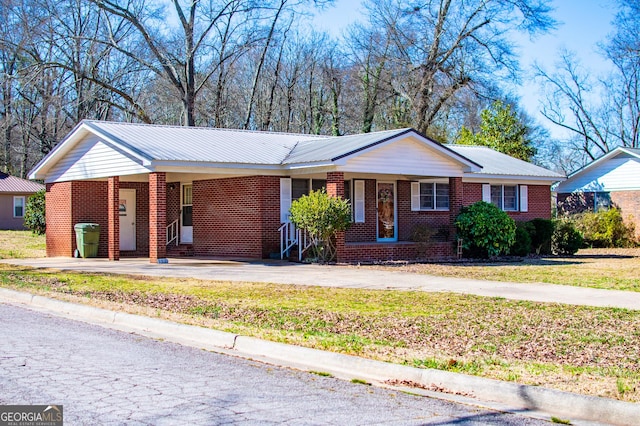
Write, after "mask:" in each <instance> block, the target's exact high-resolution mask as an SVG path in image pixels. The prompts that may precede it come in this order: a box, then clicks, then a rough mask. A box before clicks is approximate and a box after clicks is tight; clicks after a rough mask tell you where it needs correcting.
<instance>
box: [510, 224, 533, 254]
mask: <svg viewBox="0 0 640 426" xmlns="http://www.w3.org/2000/svg"><path fill="white" fill-rule="evenodd" d="M535 232H536V228H535V227H534V226H533V225H532V224H531V223H530V222H518V223H516V240H515V242H514V244H513V246H511V251H510V253H511V254H513V255H515V256H527V255H528V254H529V253H531V234H532V233H535Z"/></svg>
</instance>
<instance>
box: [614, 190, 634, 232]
mask: <svg viewBox="0 0 640 426" xmlns="http://www.w3.org/2000/svg"><path fill="white" fill-rule="evenodd" d="M611 201H612V202H613V205H614V206H615V207H618V208H619V209H620V211H621V214H622V218H623V219H624V221H625V223H627V224H628V225H633V226H635V231H636V238H638V239H640V191H616V192H612V193H611Z"/></svg>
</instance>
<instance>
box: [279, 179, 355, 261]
mask: <svg viewBox="0 0 640 426" xmlns="http://www.w3.org/2000/svg"><path fill="white" fill-rule="evenodd" d="M290 213H291V222H293V223H294V224H295V225H296V226H297V227H298V228H300V229H303V230H305V231H306V232H307V233H308V234H309V237H310V238H311V244H312V251H313V254H314V257H315V258H316V259H317V260H318V261H320V262H330V261H332V260H334V259H335V257H336V247H335V241H334V240H335V236H336V234H337V233H338V232H340V231H345V230H346V229H347V228H349V226H350V225H351V207H350V206H349V203H348V202H347V201H345V200H343V199H342V198H336V197H331V196H329V195H328V194H327V192H326V191H325V190H324V189H322V190H320V191H311V192H310V193H309V195H303V196H302V197H300V198H298V199H297V200H295V201H293V202H292V203H291V209H290Z"/></svg>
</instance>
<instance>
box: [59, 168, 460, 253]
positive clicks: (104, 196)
mask: <svg viewBox="0 0 640 426" xmlns="http://www.w3.org/2000/svg"><path fill="white" fill-rule="evenodd" d="M423 179H424V180H425V181H428V180H429V179H431V180H432V181H434V182H435V180H434V178H430V177H424V178H423ZM437 179H438V182H441V183H438V184H437V185H438V186H436V184H435V183H433V184H432V183H428V184H427V188H426V189H427V190H431V189H433V191H432V192H433V194H432V195H429V194H431V193H430V192H428V193H427V195H428V197H432V198H433V199H432V200H431V199H427V201H428V202H432V203H433V204H432V205H431V204H428V202H427V204H428V206H431V208H429V209H421V208H420V205H419V204H420V197H421V196H422V197H423V198H424V196H425V195H424V194H422V195H420V193H416V188H415V186H416V183H417V181H410V180H408V179H406V177H404V176H389V175H371V174H367V175H363V174H345V173H343V172H333V171H331V172H326V173H325V174H324V175H321V174H317V173H316V174H313V175H302V174H297V175H294V176H293V177H289V176H287V177H282V176H235V177H229V176H213V175H199V176H198V175H193V174H191V175H181V174H178V173H172V174H171V173H165V172H156V173H149V174H146V175H135V176H114V177H110V178H108V179H106V180H100V181H72V182H61V183H55V184H49V185H48V186H47V203H52V204H53V203H55V204H60V203H62V202H66V203H67V206H68V207H67V210H66V212H63V211H62V210H61V209H56V212H57V213H56V214H57V215H60V214H61V213H64V216H65V217H64V221H62V220H61V219H62V217H61V216H60V217H54V215H53V214H51V215H48V222H49V224H48V226H52V228H54V229H55V228H56V227H57V228H58V229H57V230H55V231H54V232H51V233H47V250H48V252H47V253H48V255H49V256H71V255H72V253H73V251H74V249H75V238H74V235H73V225H74V224H75V223H80V222H94V223H98V224H99V225H100V226H101V241H100V246H99V250H98V256H99V257H107V258H108V259H109V260H113V261H117V260H119V259H120V258H121V257H140V256H145V257H146V256H148V257H149V261H150V262H151V263H162V262H165V261H166V260H165V259H166V258H167V256H168V254H170V255H172V256H176V255H178V256H224V257H235V258H253V259H264V258H270V257H280V254H281V253H282V251H283V245H282V244H283V243H282V235H281V233H280V231H279V228H281V226H282V224H283V223H286V221H288V208H289V206H290V203H291V201H292V200H294V199H296V198H298V197H299V196H301V195H303V192H304V191H307V192H308V191H309V190H310V189H312V188H315V189H319V187H325V188H326V190H327V192H328V193H329V194H330V195H332V196H337V197H345V198H347V199H348V200H350V202H351V204H352V206H353V223H352V226H351V227H350V229H349V230H347V231H346V232H345V233H343V234H341V235H339V237H338V241H337V243H338V259H337V260H338V262H375V261H386V260H413V259H417V258H430V259H437V258H445V257H451V256H452V255H453V252H454V247H453V239H454V238H453V232H454V230H453V221H454V220H455V216H456V215H457V212H458V211H459V208H460V207H461V200H462V179H461V178H459V177H455V178H446V179H443V178H437ZM303 181H305V182H306V186H304V185H302V186H304V187H305V188H307V189H303V190H301V189H300V188H301V187H302V186H301V183H305V182H303ZM292 184H293V185H294V190H293V191H292V190H291V185H292ZM443 188H446V189H447V193H446V194H444V195H443V194H442V193H440V195H439V196H440V197H441V198H442V199H443V200H444V199H446V208H445V207H444V204H443V206H441V208H438V205H437V203H436V202H435V201H434V200H435V197H436V195H435V189H438V190H441V189H443ZM418 190H419V185H418ZM301 191H302V192H301ZM440 192H442V191H440ZM428 197H427V198H428ZM443 197H444V198H443ZM416 198H418V200H417V201H416ZM429 200H431V201H429ZM439 200H440V199H439ZM424 202H425V201H424V200H423V204H424ZM438 202H442V201H441V200H440V201H438ZM54 222H55V224H54ZM50 224H51V225H50ZM416 226H426V227H429V228H431V229H433V230H434V233H435V234H437V235H438V239H437V241H433V242H430V243H429V244H428V248H427V251H426V252H424V250H423V251H422V252H420V250H419V248H418V245H417V244H416V243H414V242H413V241H412V239H411V233H412V229H413V228H414V227H416ZM63 228H64V229H63ZM176 246H177V247H178V249H177V250H176V249H172V248H173V247H176Z"/></svg>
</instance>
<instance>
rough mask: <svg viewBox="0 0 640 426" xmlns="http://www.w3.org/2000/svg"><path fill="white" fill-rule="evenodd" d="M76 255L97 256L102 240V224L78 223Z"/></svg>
mask: <svg viewBox="0 0 640 426" xmlns="http://www.w3.org/2000/svg"><path fill="white" fill-rule="evenodd" d="M73 228H74V229H75V231H76V246H78V250H77V253H76V257H82V258H87V257H97V256H98V243H99V242H100V225H98V224H97V223H76V225H75V226H74V227H73Z"/></svg>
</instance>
